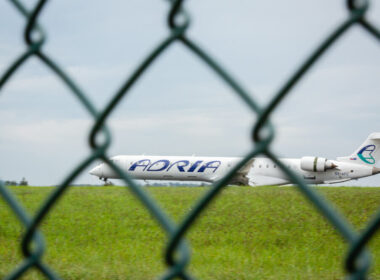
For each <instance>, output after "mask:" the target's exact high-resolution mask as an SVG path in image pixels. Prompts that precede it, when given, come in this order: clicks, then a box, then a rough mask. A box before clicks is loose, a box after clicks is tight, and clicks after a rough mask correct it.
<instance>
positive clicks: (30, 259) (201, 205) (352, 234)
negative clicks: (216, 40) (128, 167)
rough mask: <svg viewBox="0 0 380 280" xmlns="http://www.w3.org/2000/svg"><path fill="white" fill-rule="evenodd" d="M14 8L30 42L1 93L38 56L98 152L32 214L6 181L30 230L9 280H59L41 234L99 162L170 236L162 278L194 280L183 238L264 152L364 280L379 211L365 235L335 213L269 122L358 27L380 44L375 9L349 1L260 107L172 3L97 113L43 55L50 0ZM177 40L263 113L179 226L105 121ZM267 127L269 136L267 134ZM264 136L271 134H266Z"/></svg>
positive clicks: (0, 82) (1, 188)
mask: <svg viewBox="0 0 380 280" xmlns="http://www.w3.org/2000/svg"><path fill="white" fill-rule="evenodd" d="M10 2H11V3H12V4H13V5H14V7H15V8H16V9H17V10H18V11H19V12H20V13H21V14H22V15H23V17H24V18H25V23H26V26H25V30H24V39H25V44H26V50H25V52H24V53H22V54H21V55H20V56H19V57H18V58H16V59H15V60H14V62H13V63H12V64H11V65H9V66H8V68H7V70H6V71H5V73H4V74H3V75H2V76H1V77H0V78H1V79H0V92H1V90H2V88H3V86H4V85H5V84H6V83H7V82H9V81H10V80H11V79H12V76H13V75H14V73H15V72H16V71H18V70H19V69H20V68H21V67H22V66H23V65H24V64H25V63H26V61H28V60H29V59H30V58H31V57H36V58H38V59H39V61H40V63H42V64H45V65H46V66H47V67H48V68H49V69H50V70H51V71H52V72H53V73H54V74H55V75H56V76H57V77H59V79H60V80H61V81H62V83H64V84H65V85H66V86H67V88H68V91H70V92H72V93H73V94H74V95H75V96H76V97H77V100H78V102H80V103H81V104H82V106H83V107H84V108H85V109H86V110H87V111H88V112H89V113H90V114H91V116H92V117H93V119H94V124H93V127H92V130H91V133H90V135H89V145H90V147H91V149H92V151H91V153H90V154H89V155H88V156H87V157H86V158H84V159H83V160H82V162H81V164H80V165H78V166H76V167H75V168H73V170H72V172H71V173H70V175H69V176H68V177H67V178H65V180H64V181H63V182H62V183H61V184H60V185H59V186H58V187H57V188H56V189H55V190H54V191H53V193H52V194H51V195H50V196H49V197H48V198H47V199H46V201H45V202H44V203H43V204H42V205H41V206H40V207H39V210H38V211H37V213H36V214H35V215H34V216H30V215H29V214H27V212H26V211H25V210H24V208H23V207H22V205H21V204H20V203H19V202H18V201H17V200H16V199H15V197H14V195H13V194H12V193H11V192H10V191H9V190H8V189H7V187H6V186H5V185H4V183H3V182H0V194H1V196H2V198H3V199H4V200H5V202H6V203H7V205H9V207H10V208H11V209H12V211H13V212H14V213H15V214H16V216H17V217H18V219H19V220H20V222H21V223H22V225H23V226H24V227H25V234H24V236H23V238H22V241H21V248H22V252H23V255H24V260H23V262H22V263H21V264H20V265H18V266H17V267H15V268H14V270H13V272H12V273H11V274H9V275H8V276H7V279H18V278H20V277H21V276H22V275H24V274H25V272H27V271H28V270H29V269H31V268H33V267H34V268H36V269H38V270H39V271H40V272H41V273H42V274H43V275H45V276H46V277H47V278H48V279H60V278H59V276H58V275H57V273H56V272H54V271H53V269H52V268H51V267H49V266H48V265H47V264H45V263H44V262H43V261H42V256H43V255H44V251H45V243H44V238H43V235H42V233H41V232H40V231H39V226H40V225H41V222H42V221H43V220H44V219H45V217H46V215H47V214H48V213H49V211H50V210H51V208H52V206H53V205H54V204H55V203H56V202H57V200H58V199H60V198H61V197H62V196H63V195H64V192H65V191H66V190H67V189H68V188H69V186H70V184H71V183H72V182H73V180H74V179H75V178H76V177H77V176H78V175H79V174H80V173H82V172H83V171H84V170H85V169H87V168H88V167H89V165H90V164H91V163H93V162H94V161H95V160H97V159H100V160H102V161H104V162H106V163H107V164H108V165H110V166H111V167H112V169H113V170H114V171H115V172H116V173H117V174H119V175H120V177H121V178H122V179H123V181H124V182H125V183H126V184H127V185H128V186H129V188H130V190H131V191H132V192H133V193H134V195H135V196H136V197H137V198H138V199H139V200H140V201H141V202H142V203H143V205H144V206H145V207H146V208H147V209H148V210H149V211H150V213H151V215H152V216H153V218H154V219H156V220H157V222H158V223H159V224H160V225H161V226H162V228H163V229H164V231H165V232H166V233H167V236H168V242H167V246H166V251H165V262H166V264H167V267H168V269H167V272H166V273H165V275H163V276H162V279H173V278H180V279H193V277H192V276H191V275H190V274H189V273H188V272H187V270H186V268H187V266H188V264H189V262H190V248H189V245H188V244H187V243H186V241H185V239H184V235H185V234H186V233H187V232H188V230H189V228H190V227H191V226H192V225H193V224H194V221H195V220H196V219H198V218H199V216H200V215H201V214H202V212H203V211H204V209H205V208H206V207H207V205H209V204H210V202H211V201H212V200H213V199H215V198H216V197H217V195H218V193H220V191H221V190H222V188H223V187H225V186H226V185H227V184H228V182H229V180H230V179H231V178H232V177H233V175H234V174H235V173H236V172H237V171H238V170H239V169H240V168H242V167H243V166H244V165H245V163H247V162H248V161H249V160H250V159H251V158H252V157H254V156H257V155H259V154H261V155H265V156H267V157H268V158H270V159H272V160H273V161H274V162H275V163H276V164H277V165H278V166H279V167H280V168H281V169H282V170H283V171H284V172H285V173H286V174H287V175H288V176H289V178H290V180H291V181H292V182H293V183H294V184H295V185H297V188H298V189H299V190H300V191H301V192H302V193H303V194H304V196H305V198H306V199H307V200H308V201H310V203H312V204H313V205H314V206H315V207H316V209H318V210H319V211H320V213H321V214H322V215H323V216H324V217H325V218H326V219H327V220H328V221H329V222H330V224H331V226H333V227H334V228H335V229H336V231H337V232H338V233H339V234H340V235H341V236H342V237H343V238H344V239H345V240H346V241H347V243H348V244H349V251H348V254H347V256H346V260H345V270H346V272H347V275H348V277H349V278H350V279H365V278H366V277H367V273H368V271H369V268H370V265H371V263H370V254H369V252H368V251H366V249H365V245H366V244H367V243H368V242H369V241H370V240H371V238H372V237H373V236H374V234H375V232H376V231H377V230H378V228H379V226H380V211H379V212H378V213H377V215H375V217H374V218H373V220H372V221H371V222H370V223H369V224H368V225H367V227H366V228H365V229H364V230H363V231H361V233H360V234H359V233H358V232H357V231H355V230H354V229H353V228H352V227H351V225H350V224H349V223H348V222H347V221H346V220H345V219H344V218H343V217H341V216H340V215H339V214H338V213H336V211H335V210H333V208H332V207H331V206H330V204H329V203H328V202H327V201H325V200H324V199H323V198H322V197H321V196H320V195H318V194H317V193H316V192H315V191H314V190H313V189H311V188H310V187H308V186H307V185H306V184H305V182H304V181H303V180H302V179H301V178H299V177H298V176H297V175H296V174H294V173H293V172H292V171H291V170H289V169H288V168H287V167H286V166H284V165H283V163H282V162H281V161H279V160H278V158H277V156H276V155H275V154H274V153H273V152H272V151H271V143H272V140H273V138H274V135H275V129H274V127H273V126H272V125H271V123H270V121H269V117H270V116H271V114H272V112H273V111H274V110H275V109H276V108H277V106H278V104H279V103H280V102H281V101H282V100H283V99H284V98H285V97H286V96H287V95H288V94H289V93H290V92H291V89H292V88H293V86H294V85H295V84H296V83H297V82H299V80H300V79H301V78H302V77H303V76H304V75H305V74H306V73H307V72H308V70H309V69H310V68H311V67H312V66H313V64H314V63H315V62H316V61H317V60H318V59H320V58H321V57H322V56H323V54H324V53H325V52H326V51H327V50H328V49H329V48H330V47H331V46H332V45H334V44H335V43H336V42H337V41H338V40H339V39H340V38H341V37H342V36H344V34H345V33H347V31H348V30H349V29H350V28H352V27H353V26H355V25H356V26H360V27H362V30H363V32H366V33H367V34H368V36H373V37H375V38H376V39H378V40H379V41H380V32H379V30H378V29H377V28H376V27H374V25H373V24H372V23H371V22H369V21H368V20H367V19H366V13H367V11H368V10H369V3H368V2H367V1H347V10H348V13H347V17H346V19H345V20H344V21H343V22H342V23H341V24H340V25H339V26H338V27H337V28H335V30H332V32H331V33H330V34H327V36H326V39H325V40H324V41H323V42H321V43H320V45H319V46H317V47H316V48H315V50H314V51H313V52H312V53H311V54H310V56H309V57H308V58H307V59H306V60H305V61H304V62H303V63H302V65H300V66H299V67H298V70H297V71H295V73H293V74H292V75H291V78H290V79H289V80H288V81H286V83H285V84H284V85H283V87H281V89H280V90H279V91H278V92H276V93H275V94H274V96H273V98H272V100H271V102H270V103H269V105H268V106H267V107H264V108H261V107H259V106H258V105H257V104H256V102H255V100H253V99H252V98H251V97H250V94H248V93H247V91H246V90H245V89H244V88H243V87H242V86H241V85H239V84H238V83H237V82H236V81H235V80H234V78H233V77H232V76H231V75H230V74H229V73H228V72H227V71H226V69H224V68H222V67H221V66H220V65H219V63H218V62H217V61H215V60H214V59H213V58H212V57H211V56H210V55H209V54H208V53H206V52H205V51H204V50H203V49H202V48H201V47H199V45H197V44H196V43H195V42H194V41H192V40H191V39H190V38H189V37H188V36H187V35H186V31H187V29H188V27H189V23H190V17H189V14H188V12H187V11H186V10H185V8H184V7H183V3H184V2H185V1H183V0H182V1H181V0H172V1H168V3H169V8H170V9H169V13H168V17H167V21H168V28H169V29H170V33H169V35H168V36H167V38H164V39H163V40H162V42H161V43H160V44H159V45H157V46H156V47H154V48H153V49H152V51H151V53H150V54H149V55H148V56H147V57H146V58H145V59H144V60H143V62H142V63H141V64H140V65H139V66H138V67H137V68H136V69H135V71H134V72H133V74H132V75H131V76H130V77H129V78H128V79H127V80H126V81H124V83H123V84H122V85H121V87H120V89H119V90H118V91H117V92H116V93H115V94H114V95H113V96H112V98H111V99H110V100H109V102H108V104H107V105H106V106H105V108H104V109H103V110H101V111H97V110H96V109H95V107H94V105H93V103H92V102H91V101H90V99H89V97H88V96H87V95H86V94H85V92H83V91H82V90H81V89H80V87H79V86H78V85H77V84H76V83H75V82H74V81H73V79H71V78H70V76H69V75H68V74H67V73H66V72H65V71H64V70H63V69H62V68H61V67H60V66H59V65H58V64H57V63H56V62H55V60H54V58H52V57H50V56H48V55H47V54H46V53H44V51H43V49H42V47H43V45H44V42H45V39H46V35H45V32H44V30H43V27H42V26H40V25H39V24H38V18H39V16H40V15H41V12H42V10H43V9H44V7H45V4H46V2H47V0H40V1H38V3H37V4H36V5H35V6H34V7H33V9H32V10H28V9H27V8H26V7H25V6H24V5H23V3H21V2H20V1H17V0H13V1H10ZM174 42H179V43H181V44H183V45H184V47H185V48H187V50H188V51H189V52H192V53H193V54H195V55H196V57H197V58H198V59H200V60H201V61H203V62H204V65H205V67H210V68H211V69H212V70H213V71H214V72H215V73H216V74H217V75H218V76H219V77H220V79H221V80H222V81H223V82H225V83H226V84H227V85H228V86H229V87H231V88H232V90H233V91H234V92H235V93H236V97H237V98H241V99H242V100H243V101H244V102H245V103H247V105H248V106H249V107H250V108H251V110H252V114H256V115H257V117H258V120H257V122H256V124H255V127H254V129H253V132H252V139H253V141H254V143H255V145H254V148H253V149H252V151H250V152H249V153H248V154H247V155H246V156H245V157H244V158H243V159H242V160H241V161H240V163H239V164H238V165H237V166H236V167H235V168H234V169H233V170H231V172H229V173H228V174H227V175H226V176H225V177H224V178H223V179H222V180H220V181H218V182H217V183H214V185H213V186H212V187H211V188H210V190H209V191H208V192H207V193H206V194H205V195H204V197H202V198H201V199H200V200H199V201H198V202H197V203H196V205H195V207H193V208H192V210H191V211H190V212H189V213H188V214H187V216H186V217H185V218H184V219H183V220H182V221H181V222H180V223H178V224H177V223H175V222H173V221H172V220H171V219H170V218H169V217H168V216H167V215H166V213H165V212H164V211H163V210H162V209H161V208H160V207H158V205H157V204H156V202H155V200H154V199H153V198H152V197H151V196H150V195H149V194H148V193H147V192H146V191H144V190H143V189H142V188H141V187H139V186H138V185H136V183H134V181H133V180H132V178H131V177H130V176H129V175H127V174H126V173H125V172H124V171H123V170H121V169H120V168H119V167H118V166H116V165H115V164H113V162H111V161H109V159H108V156H107V150H108V148H109V147H110V143H111V134H110V132H109V129H108V128H107V126H106V125H105V121H106V120H107V118H108V117H109V115H110V113H111V112H112V111H113V110H114V109H115V108H116V106H117V105H118V103H119V102H120V100H122V99H123V98H126V95H127V93H128V92H129V90H130V88H131V87H132V86H133V85H134V84H135V83H136V81H138V80H139V78H140V77H141V76H142V75H144V73H145V71H146V69H148V68H149V67H150V66H151V65H152V64H153V63H154V62H155V60H156V59H157V58H158V57H159V56H160V55H161V54H163V53H164V52H165V51H167V50H168V48H169V46H170V45H172V44H173V43H174ZM264 130H265V133H263V131H264ZM100 134H102V136H103V138H104V139H105V141H103V142H102V143H98V142H97V141H96V139H99V137H98V136H99V135H100ZM262 135H265V137H263V136H262Z"/></svg>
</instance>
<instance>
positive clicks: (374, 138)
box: [337, 132, 380, 166]
mask: <svg viewBox="0 0 380 280" xmlns="http://www.w3.org/2000/svg"><path fill="white" fill-rule="evenodd" d="M337 160H338V161H345V162H351V163H357V164H363V165H369V166H373V165H375V164H376V163H377V162H378V161H380V132H374V133H371V134H370V135H369V136H368V137H367V139H366V140H365V141H364V143H363V144H361V145H360V147H359V148H357V149H356V150H355V152H354V153H353V154H351V155H350V156H347V157H338V158H337Z"/></svg>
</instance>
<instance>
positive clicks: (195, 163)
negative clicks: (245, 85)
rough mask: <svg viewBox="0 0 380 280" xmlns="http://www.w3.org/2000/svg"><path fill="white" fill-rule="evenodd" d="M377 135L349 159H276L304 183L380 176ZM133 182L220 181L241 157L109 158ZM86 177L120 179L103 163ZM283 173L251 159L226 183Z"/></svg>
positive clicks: (276, 181)
mask: <svg viewBox="0 0 380 280" xmlns="http://www.w3.org/2000/svg"><path fill="white" fill-rule="evenodd" d="M379 146H380V132H375V133H372V134H370V135H369V136H368V138H367V139H366V140H365V142H364V143H363V144H362V145H361V146H360V147H359V148H358V149H357V150H356V151H355V152H354V153H353V154H351V155H350V156H346V157H338V158H337V159H336V160H328V159H326V158H323V157H312V156H305V157H302V158H300V159H280V161H281V162H282V163H283V164H284V165H285V166H287V167H288V168H290V169H291V170H293V171H294V172H295V173H298V175H299V176H301V177H302V178H304V180H305V181H306V182H307V183H308V184H333V183H341V182H345V181H349V180H352V179H359V178H363V177H368V176H372V175H375V174H378V173H380V168H377V167H375V164H376V162H377V160H379V159H380V149H379V148H378V147H379ZM110 160H111V161H112V162H114V163H115V164H116V165H118V166H119V167H120V168H121V169H122V170H124V171H125V172H126V173H127V174H129V175H131V176H132V177H133V178H134V179H141V180H172V181H203V182H210V183H212V182H215V181H218V180H220V179H221V178H222V177H223V176H224V175H225V174H226V173H227V172H228V171H229V170H230V169H231V168H233V167H234V166H235V165H236V164H237V163H238V162H239V161H240V160H241V158H233V157H197V156H145V155H142V156H128V155H120V156H115V157H113V158H111V159H110ZM90 174H92V175H95V176H97V177H99V178H100V179H101V180H104V181H105V182H106V180H107V179H109V178H111V179H112V178H113V179H120V177H119V175H118V174H116V173H115V172H114V171H113V170H112V169H111V168H110V167H109V166H108V165H107V164H105V163H102V164H99V165H97V166H96V167H95V168H93V169H92V170H91V171H90ZM290 183H291V182H290V181H289V179H288V177H287V175H286V174H284V172H283V171H282V170H281V169H280V168H278V166H276V164H275V163H273V161H272V160H270V159H268V158H252V159H251V160H249V161H248V162H247V163H246V164H245V165H244V166H243V167H242V168H241V169H240V170H239V171H238V172H237V173H236V174H235V176H234V178H233V179H232V180H231V181H230V184H236V185H249V186H263V185H285V184H290Z"/></svg>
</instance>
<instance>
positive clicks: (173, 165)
mask: <svg viewBox="0 0 380 280" xmlns="http://www.w3.org/2000/svg"><path fill="white" fill-rule="evenodd" d="M202 163H203V164H202ZM220 165H221V162H220V161H219V160H213V161H208V162H203V161H202V160H197V161H196V162H193V163H190V162H189V161H188V160H178V161H175V162H170V161H169V160H167V159H160V160H157V161H154V162H151V160H150V159H142V160H139V161H136V162H134V163H133V164H132V165H131V167H129V169H128V171H136V172H138V171H144V172H157V171H166V172H169V171H171V170H178V171H179V172H199V173H203V172H205V171H206V170H210V171H212V172H213V173H215V171H216V170H217V169H218V168H219V166H220Z"/></svg>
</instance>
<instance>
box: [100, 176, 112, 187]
mask: <svg viewBox="0 0 380 280" xmlns="http://www.w3.org/2000/svg"><path fill="white" fill-rule="evenodd" d="M99 179H100V180H102V181H103V182H104V186H113V183H112V182H111V181H108V178H104V177H99Z"/></svg>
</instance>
